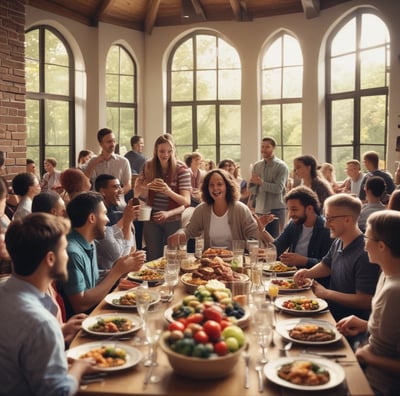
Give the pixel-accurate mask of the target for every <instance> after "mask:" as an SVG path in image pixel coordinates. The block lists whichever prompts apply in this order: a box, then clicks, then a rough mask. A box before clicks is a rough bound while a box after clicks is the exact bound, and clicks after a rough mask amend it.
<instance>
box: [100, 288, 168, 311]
mask: <svg viewBox="0 0 400 396" xmlns="http://www.w3.org/2000/svg"><path fill="white" fill-rule="evenodd" d="M135 289H136V288H133V289H129V290H120V291H117V292H114V293H110V294H107V295H106V296H105V297H104V301H105V302H106V303H107V304H110V305H112V306H113V307H117V308H124V309H126V308H136V304H132V305H124V304H119V303H118V299H120V298H121V297H123V296H125V294H127V293H129V292H135ZM149 293H150V294H151V295H152V301H151V303H150V305H153V304H157V303H158V302H159V301H160V295H159V294H158V293H156V292H152V291H150V292H149ZM116 300H117V301H116Z"/></svg>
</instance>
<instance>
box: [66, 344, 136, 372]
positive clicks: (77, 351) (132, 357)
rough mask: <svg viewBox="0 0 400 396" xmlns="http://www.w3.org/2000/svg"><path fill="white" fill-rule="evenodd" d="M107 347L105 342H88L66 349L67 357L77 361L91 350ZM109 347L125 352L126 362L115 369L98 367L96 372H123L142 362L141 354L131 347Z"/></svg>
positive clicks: (114, 345)
mask: <svg viewBox="0 0 400 396" xmlns="http://www.w3.org/2000/svg"><path fill="white" fill-rule="evenodd" d="M107 345H108V344H107V342H88V343H86V344H82V345H79V346H77V347H75V348H71V349H68V350H67V357H70V358H72V359H79V358H80V357H81V356H82V355H84V354H85V353H87V352H89V351H91V350H93V349H97V348H101V347H103V346H107ZM109 345H110V346H111V347H115V348H121V349H123V350H124V351H125V352H126V362H125V364H123V365H121V366H116V367H108V368H101V367H98V370H101V371H119V370H125V369H127V368H129V367H133V366H135V365H137V364H138V363H139V362H140V361H141V360H142V354H141V352H140V351H139V350H138V349H136V348H134V347H132V346H129V345H125V344H122V343H115V342H111V343H110V344H109Z"/></svg>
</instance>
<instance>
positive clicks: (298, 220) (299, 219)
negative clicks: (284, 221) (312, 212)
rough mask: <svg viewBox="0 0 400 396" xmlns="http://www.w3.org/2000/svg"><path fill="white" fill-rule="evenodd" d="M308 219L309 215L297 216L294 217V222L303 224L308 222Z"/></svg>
mask: <svg viewBox="0 0 400 396" xmlns="http://www.w3.org/2000/svg"><path fill="white" fill-rule="evenodd" d="M306 220H307V216H306V215H303V216H299V217H297V218H296V219H293V222H294V223H295V224H298V225H302V224H304V223H305V222H306Z"/></svg>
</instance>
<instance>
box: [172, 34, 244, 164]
mask: <svg viewBox="0 0 400 396" xmlns="http://www.w3.org/2000/svg"><path fill="white" fill-rule="evenodd" d="M240 98H241V64H240V59H239V56H238V53H237V51H236V50H235V49H234V48H233V47H232V46H231V45H230V44H228V43H227V42H226V41H225V40H223V39H222V38H221V37H220V36H219V35H218V34H216V33H212V32H209V31H197V32H194V33H192V34H190V35H189V36H186V37H184V38H183V39H182V40H180V41H179V42H178V43H177V44H176V45H175V47H174V48H173V49H172V51H171V55H170V57H169V60H168V103H167V130H168V131H169V132H170V133H171V134H172V135H173V136H174V138H175V141H176V143H177V151H178V156H179V157H180V158H182V157H183V155H184V154H185V153H188V152H192V151H193V150H196V149H198V150H199V151H200V152H201V153H202V154H203V155H204V157H206V158H210V159H213V160H215V161H217V162H218V161H220V160H221V159H223V158H231V159H233V160H234V161H239V160H240V132H241V116H240Z"/></svg>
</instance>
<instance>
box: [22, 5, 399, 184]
mask: <svg viewBox="0 0 400 396" xmlns="http://www.w3.org/2000/svg"><path fill="white" fill-rule="evenodd" d="M363 5H364V6H372V7H375V8H376V9H378V10H379V13H380V16H381V17H382V19H383V20H384V21H385V22H386V24H387V26H388V28H389V32H390V37H391V54H392V56H391V75H390V78H391V80H390V86H391V90H390V99H389V120H388V126H389V128H388V142H389V144H388V168H389V170H392V171H393V170H394V161H395V160H398V159H400V156H399V154H398V153H396V152H395V150H394V148H395V139H396V136H397V135H400V129H399V128H398V124H400V89H399V87H400V26H399V23H398V20H399V15H400V1H398V0H367V1H362V0H354V1H350V2H347V3H344V4H341V5H339V6H336V7H333V8H330V9H328V10H325V11H321V13H320V16H319V17H317V18H314V19H310V20H307V19H306V18H305V16H304V14H302V13H299V14H290V15H285V16H277V17H271V18H262V19H255V20H254V21H253V22H240V23H239V22H218V23H217V22H215V23H214V22H213V23H211V22H210V23H202V24H197V25H195V26H194V25H186V26H177V27H159V28H158V27H156V28H154V29H153V32H152V34H151V35H145V34H142V33H140V32H137V31H134V30H129V29H125V28H120V27H116V26H112V25H108V24H103V23H100V24H99V26H98V28H90V27H87V26H84V25H82V24H79V23H77V22H73V21H69V20H67V19H65V18H62V17H58V16H54V15H52V14H50V13H45V12H43V11H39V10H37V9H35V8H32V7H29V6H27V26H31V25H32V24H38V23H42V22H43V21H47V23H49V21H50V20H54V21H55V22H54V23H56V25H54V26H55V27H57V26H58V27H59V26H62V28H63V30H62V33H65V31H67V32H69V34H68V35H69V36H71V37H72V38H73V41H74V42H75V43H76V46H77V47H78V48H77V49H76V52H80V53H81V54H82V59H83V67H84V71H85V72H86V76H87V77H86V78H87V96H86V98H85V99H86V101H85V103H84V108H86V110H87V115H86V119H85V118H84V116H82V127H81V128H79V129H77V130H78V132H77V134H78V135H79V134H82V136H86V139H84V138H83V139H78V141H80V140H82V142H81V143H79V144H82V147H84V146H85V145H86V146H87V147H88V148H91V149H93V150H97V149H98V147H97V142H96V137H95V135H96V132H97V130H98V129H99V128H100V127H103V126H105V125H104V123H105V119H106V115H105V98H104V83H103V81H104V70H105V67H104V64H105V57H106V54H107V51H108V49H109V47H110V45H112V44H114V43H121V44H124V45H125V47H126V48H127V49H128V51H130V52H131V54H132V56H133V57H134V59H135V60H136V62H137V66H138V76H139V79H138V81H139V87H138V89H139V95H138V106H139V109H140V111H139V123H138V132H139V134H141V135H143V136H144V137H145V141H146V146H145V151H146V153H147V154H148V155H151V153H152V146H153V142H154V140H155V138H156V137H157V136H158V135H159V134H161V133H163V132H165V125H166V115H165V101H166V75H165V70H166V60H167V57H168V54H169V51H170V49H171V47H172V45H173V44H174V43H175V42H176V41H177V40H179V39H180V38H181V37H182V36H184V35H185V34H187V33H188V32H190V31H191V30H193V29H194V28H197V27H201V28H208V29H212V30H214V31H218V32H220V33H221V34H223V35H224V36H225V38H226V39H227V40H228V41H229V42H230V43H231V44H233V45H234V46H235V47H236V48H237V50H238V52H239V55H240V58H241V62H242V76H243V77H242V142H244V141H245V142H246V144H244V145H242V157H241V168H242V172H243V176H245V177H247V176H248V169H249V164H250V163H253V162H254V161H255V160H257V159H258V158H259V142H260V131H261V127H260V106H259V99H260V97H259V95H260V93H259V86H260V78H259V73H258V70H259V59H260V55H261V52H262V48H263V46H265V44H266V43H267V41H268V39H269V38H270V37H271V36H272V35H273V34H274V33H276V32H277V31H279V30H281V29H286V30H288V31H290V32H292V33H293V34H294V35H295V36H296V37H297V38H298V39H299V42H300V45H301V48H302V51H303V56H304V78H303V86H304V89H303V152H304V153H307V154H313V155H315V156H316V157H317V158H318V159H319V160H320V161H321V162H322V161H324V159H325V119H324V83H323V81H324V70H325V65H324V56H325V40H326V37H327V35H328V34H329V32H330V31H331V30H332V28H333V27H334V26H335V25H336V24H337V23H338V22H340V20H341V19H342V18H343V17H344V16H345V15H347V14H348V13H349V12H351V11H352V10H354V9H355V8H356V7H359V6H363ZM67 38H68V37H67ZM82 147H79V146H78V147H77V150H79V149H81V148H82ZM290 165H291V164H289V166H290Z"/></svg>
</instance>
